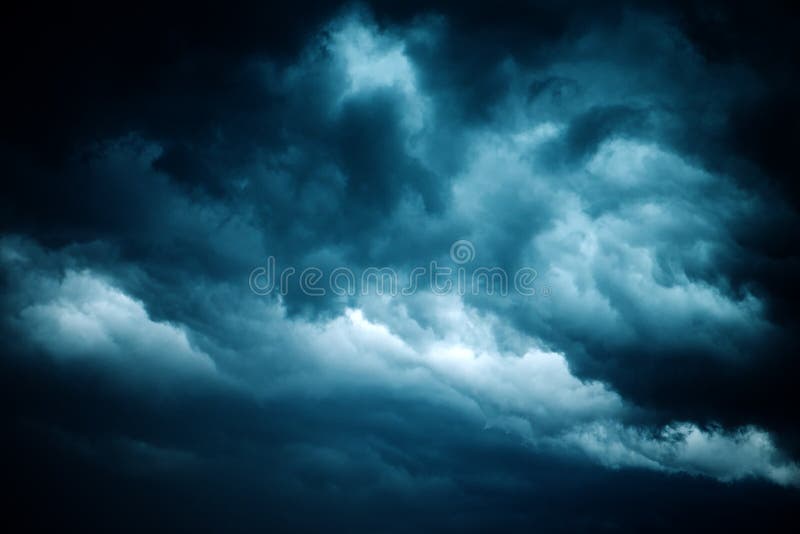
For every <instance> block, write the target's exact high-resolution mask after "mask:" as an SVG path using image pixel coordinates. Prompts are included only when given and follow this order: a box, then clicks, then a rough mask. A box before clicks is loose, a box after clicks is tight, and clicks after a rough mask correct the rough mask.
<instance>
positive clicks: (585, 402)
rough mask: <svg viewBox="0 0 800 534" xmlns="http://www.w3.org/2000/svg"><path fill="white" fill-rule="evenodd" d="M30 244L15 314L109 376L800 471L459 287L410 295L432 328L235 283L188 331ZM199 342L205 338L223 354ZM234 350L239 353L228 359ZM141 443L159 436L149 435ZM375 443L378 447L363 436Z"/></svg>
mask: <svg viewBox="0 0 800 534" xmlns="http://www.w3.org/2000/svg"><path fill="white" fill-rule="evenodd" d="M25 249H27V250H28V251H29V252H28V253H29V254H36V253H39V254H41V253H42V252H41V251H38V250H37V247H35V246H34V245H32V244H30V243H24V242H20V241H19V240H16V239H6V240H4V242H3V257H4V260H5V261H4V270H5V271H6V272H7V273H11V274H12V277H11V281H12V282H13V284H14V286H15V288H16V290H15V294H16V295H17V298H16V300H17V306H19V307H20V309H19V310H18V313H17V314H16V315H14V316H12V317H11V318H10V321H9V324H7V326H8V327H10V328H12V329H13V330H14V331H15V332H16V333H17V335H18V336H19V337H20V338H21V339H23V340H25V341H26V342H28V343H30V344H31V345H32V346H33V347H34V348H39V349H43V350H44V351H45V352H46V353H47V354H49V355H50V356H51V357H53V358H55V360H56V361H58V362H61V363H62V364H63V363H65V362H66V363H73V364H74V362H76V361H81V360H84V361H86V360H88V361H89V362H91V363H92V364H93V365H95V366H96V367H97V368H99V369H108V370H109V372H110V374H111V376H110V377H109V378H108V379H109V380H110V381H112V382H114V381H134V382H135V383H137V384H138V385H140V386H142V385H144V386H151V385H158V384H164V385H166V386H170V385H171V387H172V388H173V389H174V388H175V387H179V384H180V382H176V380H180V379H183V380H194V381H195V382H197V383H199V384H203V383H205V386H202V387H206V388H213V387H219V386H221V385H223V384H229V385H230V384H237V385H236V386H234V387H237V388H242V389H243V391H246V392H248V394H250V395H253V396H254V397H256V398H260V399H267V400H269V401H271V402H276V401H280V402H288V403H293V402H297V401H298V400H299V399H308V400H315V401H322V400H325V399H331V398H336V397H338V396H342V395H353V394H359V395H364V396H366V398H371V397H374V398H380V397H382V396H383V395H390V396H391V397H394V398H395V399H398V400H401V401H402V402H406V401H410V402H423V403H426V404H431V405H434V406H440V407H442V408H443V409H445V410H452V411H455V412H456V413H458V414H460V415H459V417H461V418H463V419H464V421H465V424H466V425H467V426H468V427H471V428H472V429H473V431H474V432H476V433H480V432H482V431H486V430H490V429H499V430H501V431H503V432H506V433H509V434H510V435H514V436H516V437H517V438H518V439H520V440H521V442H522V443H526V444H527V445H528V446H530V447H532V448H533V449H534V450H538V449H542V450H546V451H549V453H551V454H552V453H557V454H576V453H584V454H586V455H588V456H589V457H591V458H595V459H596V460H597V461H599V462H600V463H602V464H603V465H609V466H614V467H620V466H634V467H645V468H651V469H657V470H666V471H684V472H688V473H698V474H703V475H707V476H712V477H715V478H718V479H720V480H733V479H737V478H741V477H744V476H758V477H764V478H767V479H769V480H772V481H775V482H778V483H780V484H797V483H798V482H800V476H798V474H799V473H800V472H799V471H798V469H799V468H798V467H797V466H796V464H794V463H792V462H790V461H788V460H786V459H785V458H783V457H781V455H780V453H779V451H778V450H777V449H776V448H775V447H774V445H773V444H772V441H771V438H770V436H769V435H768V434H767V433H765V432H764V431H762V430H759V429H756V428H751V427H748V428H744V429H741V430H738V431H737V433H733V434H730V435H726V434H725V433H724V432H723V431H721V430H712V431H703V430H701V429H699V428H698V427H697V426H696V425H693V424H688V423H687V424H673V425H670V426H667V427H664V428H663V429H660V430H652V429H651V430H649V431H648V430H643V429H641V428H639V427H637V426H634V425H632V424H630V421H631V420H632V419H633V418H632V417H631V415H632V412H635V407H632V406H630V405H627V404H626V403H625V402H624V401H623V399H622V398H620V397H619V395H618V394H616V393H615V392H613V391H611V390H609V389H608V388H607V387H606V386H605V385H603V384H601V383H599V382H596V381H583V380H580V379H578V378H576V377H575V376H574V375H573V374H572V373H571V371H570V369H569V366H568V363H567V360H566V358H565V357H564V355H562V354H558V353H553V352H548V351H546V350H543V349H542V348H541V347H538V346H536V343H535V341H534V340H533V339H531V338H528V337H526V336H524V335H520V334H518V333H516V332H513V331H506V332H505V334H506V335H514V336H516V337H517V338H518V339H516V340H513V341H511V342H510V343H509V342H507V343H506V345H507V346H516V347H518V348H519V349H520V350H521V352H515V351H513V350H503V349H502V348H501V347H500V346H498V343H497V340H496V337H497V336H498V334H500V332H501V331H502V329H503V325H502V322H501V320H500V318H498V317H497V316H495V315H493V314H488V315H487V314H479V313H478V312H477V311H475V310H474V309H472V308H470V307H468V306H466V305H465V304H464V303H463V301H462V300H461V298H460V297H458V296H451V297H443V296H438V297H437V296H435V295H432V294H428V293H425V294H421V295H419V296H418V297H415V298H418V299H421V300H423V301H424V304H421V305H422V306H425V307H427V308H428V312H429V318H428V321H429V324H428V325H427V326H425V327H423V326H421V325H420V324H419V323H418V322H417V321H416V320H415V319H414V316H413V309H414V307H415V306H420V304H417V303H414V302H412V303H410V305H405V304H404V303H398V302H396V301H393V300H391V299H369V300H368V301H367V302H365V305H366V306H367V307H368V309H369V314H370V315H373V316H375V317H376V318H380V317H385V318H387V320H388V321H389V324H384V323H381V322H379V320H378V319H374V320H370V319H368V318H367V317H366V316H365V314H364V311H362V310H360V309H347V310H346V311H345V313H344V314H343V315H341V316H338V317H335V318H332V319H329V320H325V321H314V322H310V321H308V320H306V319H303V318H299V317H298V318H291V317H288V316H287V315H286V312H285V309H284V308H283V306H282V305H281V304H280V302H272V303H271V304H266V309H264V308H265V303H263V302H259V301H257V300H256V299H255V297H254V296H252V295H251V296H249V297H248V296H247V295H240V299H242V300H244V301H247V307H246V308H242V306H241V303H242V300H238V301H237V304H236V305H237V307H238V308H239V312H238V314H237V315H236V316H235V319H236V323H237V324H228V325H224V326H223V329H221V330H220V331H219V332H217V334H216V336H215V338H214V339H210V340H209V339H206V340H203V339H202V336H196V335H195V334H193V333H192V337H193V338H197V339H198V340H197V341H196V342H190V341H189V338H188V337H187V327H186V326H185V325H177V326H176V325H172V324H169V323H165V322H159V321H154V320H152V319H151V318H150V317H149V315H148V313H147V312H146V310H145V309H144V308H143V305H142V303H141V302H139V301H137V300H135V299H133V298H131V297H130V296H128V295H126V294H125V293H124V292H122V291H121V290H120V289H119V288H118V287H116V286H115V284H114V283H113V282H110V281H107V280H103V279H102V278H101V277H99V276H98V275H97V274H94V273H92V272H90V271H87V270H82V271H76V270H70V269H67V270H66V271H64V272H63V273H62V274H61V275H60V278H59V273H58V271H50V272H42V271H40V272H38V273H37V272H34V273H29V272H27V270H26V269H25V266H26V264H28V263H29V262H30V257H29V256H26V252H25ZM58 262H59V263H62V264H63V263H66V264H69V263H72V262H71V261H70V260H69V259H66V260H65V259H60V260H58ZM206 290H207V291H211V292H216V291H218V289H216V288H207V289H206ZM410 310H411V311H410ZM219 311H220V310H217V312H219ZM231 311H232V310H225V312H226V313H228V312H231ZM243 324H249V325H250V328H247V327H245V328H243V327H242V325H243ZM226 330H227V331H226ZM248 330H249V332H248ZM264 331H268V332H269V334H266V335H265V334H264ZM245 332H246V333H247V334H248V337H249V339H248V340H247V344H248V345H249V346H250V347H251V349H250V350H249V353H248V354H247V358H248V361H242V360H243V356H242V355H241V354H240V352H241V351H240V348H239V347H236V346H229V345H228V344H229V343H231V342H232V341H233V338H234V337H236V336H242V334H243V333H245ZM226 334H227V335H230V336H231V339H226ZM206 335H208V333H206ZM194 345H198V346H203V345H206V347H207V348H208V350H209V353H211V354H216V355H217V358H219V361H218V362H216V361H214V360H212V358H211V356H209V354H208V353H206V352H204V351H203V350H201V349H200V348H198V347H195V346H194ZM226 352H227V358H231V357H232V358H235V359H236V360H239V361H236V360H234V361H231V360H229V359H227V358H226ZM242 366H247V367H242ZM215 384H216V385H215ZM195 387H197V386H195ZM177 394H180V391H179V390H177ZM123 439H127V440H130V439H133V438H132V437H127V436H126V437H124V438H123ZM134 441H135V440H134ZM142 447H145V448H150V447H154V448H155V449H156V450H158V449H159V448H160V447H161V446H160V445H156V444H150V443H148V442H146V441H144V442H142ZM308 447H310V449H309V448H308ZM318 447H320V445H319V444H305V445H300V449H299V450H300V451H305V452H306V453H308V456H309V458H308V459H307V460H304V461H303V462H305V461H310V462H317V461H318V460H320V461H321V460H322V459H325V458H327V459H328V460H326V461H325V462H324V463H330V462H333V463H334V464H339V463H341V462H343V461H344V458H341V459H340V460H336V458H338V457H340V456H342V455H350V454H353V452H352V451H351V450H350V448H351V445H350V444H348V445H347V446H346V447H345V449H344V450H338V449H335V448H334V449H330V450H328V451H327V452H326V451H324V450H322V451H321V450H318ZM194 453H195V451H192V450H190V451H187V452H186V453H185V454H189V455H192V454H194ZM319 454H322V457H320V458H317V457H318V455H319ZM366 454H375V453H374V452H370V451H369V449H367V451H366ZM315 458H317V459H315ZM301 463H302V462H301ZM342 469H348V468H347V467H342ZM389 469H390V471H392V470H394V469H396V467H394V466H389ZM392 477H393V479H394V475H392ZM395 482H397V483H400V481H398V480H395ZM410 483H411V482H410V481H406V482H403V484H410Z"/></svg>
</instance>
